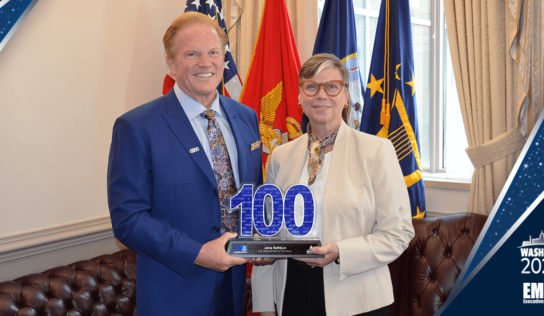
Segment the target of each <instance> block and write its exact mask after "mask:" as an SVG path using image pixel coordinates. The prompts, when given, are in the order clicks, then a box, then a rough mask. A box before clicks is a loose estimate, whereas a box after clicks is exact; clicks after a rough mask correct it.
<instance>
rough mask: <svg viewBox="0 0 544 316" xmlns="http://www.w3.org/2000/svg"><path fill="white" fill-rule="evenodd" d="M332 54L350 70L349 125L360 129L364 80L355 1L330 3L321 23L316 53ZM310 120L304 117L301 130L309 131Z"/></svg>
mask: <svg viewBox="0 0 544 316" xmlns="http://www.w3.org/2000/svg"><path fill="white" fill-rule="evenodd" d="M319 53H329V54H333V55H336V57H338V58H340V60H342V63H343V64H344V66H346V68H348V70H349V94H350V99H351V109H350V113H349V119H348V125H349V126H351V127H353V128H355V129H358V128H359V124H360V122H361V114H362V105H363V95H364V93H365V90H364V88H363V87H364V85H363V80H362V78H361V73H360V71H359V59H358V58H357V30H356V29H355V14H354V11H353V2H352V1H346V0H327V1H325V4H324V5H323V13H322V14H321V21H320V22H319V30H318V31H317V37H316V39H315V45H314V52H313V54H314V55H315V54H319ZM307 124H308V118H307V117H306V116H305V115H304V116H303V119H302V129H303V132H304V133H305V132H306V126H307Z"/></svg>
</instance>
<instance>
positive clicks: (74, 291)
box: [0, 249, 136, 316]
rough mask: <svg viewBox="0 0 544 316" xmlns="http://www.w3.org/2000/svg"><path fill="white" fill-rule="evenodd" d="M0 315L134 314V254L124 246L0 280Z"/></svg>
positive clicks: (129, 315) (123, 315) (73, 315)
mask: <svg viewBox="0 0 544 316" xmlns="http://www.w3.org/2000/svg"><path fill="white" fill-rule="evenodd" d="M0 315H1V316H15V315H17V316H38V315H47V316H60V315H62V316H65V315H69V316H76V315H77V316H83V315H89V316H90V315H93V316H102V315H111V316H133V315H136V253H134V252H133V251H132V250H128V249H126V250H122V251H119V252H116V253H114V254H112V255H103V256H99V257H96V258H93V259H91V260H84V261H79V262H75V263H72V264H70V265H68V266H60V267H56V268H53V269H49V270H47V271H45V272H42V273H35V274H29V275H26V276H24V277H21V278H18V279H15V280H13V281H8V282H1V283H0Z"/></svg>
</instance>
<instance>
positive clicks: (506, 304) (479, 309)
mask: <svg viewBox="0 0 544 316" xmlns="http://www.w3.org/2000/svg"><path fill="white" fill-rule="evenodd" d="M543 199H544V193H543V194H540V196H539V197H538V198H537V199H536V201H535V202H534V203H533V204H532V205H531V206H530V207H529V208H528V209H527V210H526V211H525V212H524V214H523V215H522V216H521V217H520V218H519V219H518V221H517V222H516V223H515V224H514V225H512V226H511V227H509V228H510V229H509V230H508V231H507V233H506V234H505V235H504V236H503V237H502V238H501V239H500V240H499V242H498V243H497V244H496V245H495V247H494V248H493V250H492V251H491V252H489V253H488V255H487V256H486V257H485V258H484V259H483V260H482V261H481V262H480V263H479V264H478V266H477V267H476V268H475V269H474V271H473V273H472V274H471V275H470V276H469V277H468V278H467V279H466V281H465V282H464V283H463V285H462V286H461V287H460V288H459V290H458V291H457V292H456V293H455V294H456V295H450V298H448V300H447V301H446V303H445V304H444V305H443V306H442V307H441V308H440V309H439V310H438V311H437V312H436V314H435V315H442V316H446V315H542V312H543V311H544V202H543ZM523 204H525V203H523ZM452 294H454V293H452ZM451 296H455V297H453V298H452V297H451Z"/></svg>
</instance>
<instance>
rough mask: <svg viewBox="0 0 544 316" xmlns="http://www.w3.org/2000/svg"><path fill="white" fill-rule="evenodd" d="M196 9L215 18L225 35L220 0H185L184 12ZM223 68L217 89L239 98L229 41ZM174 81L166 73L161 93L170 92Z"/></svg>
mask: <svg viewBox="0 0 544 316" xmlns="http://www.w3.org/2000/svg"><path fill="white" fill-rule="evenodd" d="M189 11H196V12H200V13H204V14H206V15H207V16H209V17H210V18H211V19H214V20H217V22H219V26H221V28H222V29H223V31H225V33H226V34H227V36H228V35H229V34H228V32H227V27H226V24H225V16H224V15H225V12H224V11H223V6H222V4H221V0H187V4H186V5H185V12H189ZM224 63H225V70H224V71H223V80H222V81H221V84H219V87H217V90H218V91H219V93H221V94H222V95H224V96H227V97H230V98H232V99H234V100H238V99H239V98H240V93H241V92H242V81H241V80H240V77H239V76H238V70H237V69H236V65H235V64H234V59H233V58H232V54H231V52H230V46H229V42H227V46H226V47H225V62H224ZM174 84H175V81H174V79H172V78H171V77H170V76H169V75H168V74H167V75H166V77H165V78H164V83H163V89H162V93H163V94H167V93H168V92H170V90H171V89H172V87H173V86H174Z"/></svg>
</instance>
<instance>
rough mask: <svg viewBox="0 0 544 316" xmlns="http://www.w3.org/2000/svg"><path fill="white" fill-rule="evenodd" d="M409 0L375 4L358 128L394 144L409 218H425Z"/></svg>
mask: <svg viewBox="0 0 544 316" xmlns="http://www.w3.org/2000/svg"><path fill="white" fill-rule="evenodd" d="M415 77H416V74H415V73H414V55H413V49H412V26H411V19H410V7H409V1H405V0H384V1H382V4H381V7H380V15H379V18H378V26H377V29H376V38H375V40H374V51H373V52H372V62H371V64H370V74H369V76H368V84H367V86H366V93H365V106H364V108H363V116H362V118H361V127H360V130H361V131H362V132H365V133H369V134H374V135H377V136H379V137H383V138H388V139H389V140H391V142H392V143H393V146H395V150H396V153H397V157H398V161H399V164H400V167H401V169H402V173H403V175H404V180H405V182H406V187H407V188H408V195H409V196H410V204H411V208H412V216H413V217H419V218H422V217H425V186H424V183H423V173H422V169H421V158H420V157H421V155H420V151H419V149H420V146H419V144H420V142H419V129H418V122H417V106H416V98H415V96H416V85H415Z"/></svg>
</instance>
